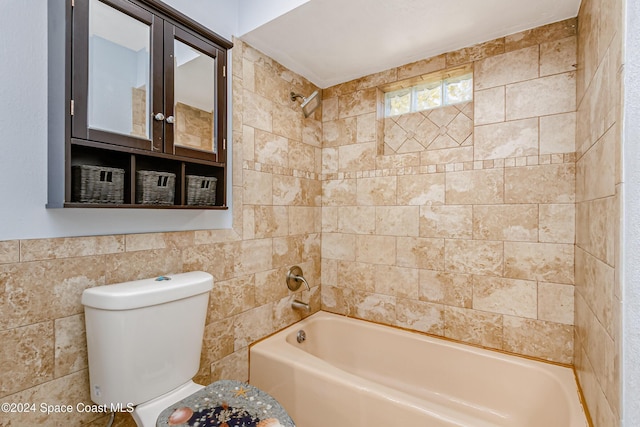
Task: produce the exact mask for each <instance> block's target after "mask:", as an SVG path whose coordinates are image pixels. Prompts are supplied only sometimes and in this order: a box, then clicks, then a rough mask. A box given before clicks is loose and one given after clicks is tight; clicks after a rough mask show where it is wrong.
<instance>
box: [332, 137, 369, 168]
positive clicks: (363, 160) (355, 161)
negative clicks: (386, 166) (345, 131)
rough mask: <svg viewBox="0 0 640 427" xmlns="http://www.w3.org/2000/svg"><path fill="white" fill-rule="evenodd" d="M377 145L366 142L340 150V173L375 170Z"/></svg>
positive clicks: (340, 148)
mask: <svg viewBox="0 0 640 427" xmlns="http://www.w3.org/2000/svg"><path fill="white" fill-rule="evenodd" d="M376 150H377V148H376V143H375V142H365V143H359V144H352V145H346V146H343V147H339V148H338V171H339V172H347V171H358V170H370V169H374V168H375V157H376V152H377V151H376Z"/></svg>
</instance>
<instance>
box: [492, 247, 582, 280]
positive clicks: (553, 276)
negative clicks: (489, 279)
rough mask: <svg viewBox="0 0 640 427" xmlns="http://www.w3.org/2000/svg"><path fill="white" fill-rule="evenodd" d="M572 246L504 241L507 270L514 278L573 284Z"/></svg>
mask: <svg viewBox="0 0 640 427" xmlns="http://www.w3.org/2000/svg"><path fill="white" fill-rule="evenodd" d="M573 252H574V251H573V245H567V244H556V243H525V242H504V256H505V260H504V272H505V276H506V277H511V278H514V279H526V280H539V281H544V282H553V283H565V284H573V283H574V274H573V256H574V253H573Z"/></svg>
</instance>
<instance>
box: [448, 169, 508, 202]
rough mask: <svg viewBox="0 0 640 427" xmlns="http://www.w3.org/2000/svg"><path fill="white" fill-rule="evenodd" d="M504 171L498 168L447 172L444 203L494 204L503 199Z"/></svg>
mask: <svg viewBox="0 0 640 427" xmlns="http://www.w3.org/2000/svg"><path fill="white" fill-rule="evenodd" d="M504 187H505V186H504V173H503V171H502V170H500V169H484V170H469V171H461V172H451V173H447V177H446V184H445V200H446V204H453V205H474V204H496V203H503V201H504Z"/></svg>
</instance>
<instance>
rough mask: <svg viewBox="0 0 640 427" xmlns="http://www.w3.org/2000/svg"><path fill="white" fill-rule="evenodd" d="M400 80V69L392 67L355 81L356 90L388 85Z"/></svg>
mask: <svg viewBox="0 0 640 427" xmlns="http://www.w3.org/2000/svg"><path fill="white" fill-rule="evenodd" d="M397 80H398V70H397V69H396V68H391V69H389V70H384V71H380V72H378V73H374V74H369V75H367V76H364V77H360V78H359V79H356V80H355V81H354V83H355V89H356V90H363V89H370V88H375V87H378V86H382V85H386V84H389V83H392V82H395V81H397Z"/></svg>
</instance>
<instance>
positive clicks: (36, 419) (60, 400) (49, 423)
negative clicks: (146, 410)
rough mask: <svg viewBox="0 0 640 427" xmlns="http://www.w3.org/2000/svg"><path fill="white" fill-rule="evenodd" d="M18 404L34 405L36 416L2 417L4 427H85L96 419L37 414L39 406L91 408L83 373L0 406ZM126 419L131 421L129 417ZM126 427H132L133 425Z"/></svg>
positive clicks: (82, 415)
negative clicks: (80, 405)
mask: <svg viewBox="0 0 640 427" xmlns="http://www.w3.org/2000/svg"><path fill="white" fill-rule="evenodd" d="M19 402H29V403H36V408H37V410H36V411H35V412H23V413H10V414H3V419H2V423H3V424H2V425H3V426H5V425H6V426H35V425H37V426H43V427H58V426H71V425H74V426H75V425H86V423H89V422H91V421H92V420H93V419H94V418H96V417H97V415H96V414H95V413H92V412H80V411H72V412H64V413H63V412H58V413H47V412H46V411H45V412H41V411H40V406H39V405H40V404H41V403H46V404H49V405H69V404H70V405H72V406H74V409H75V405H76V404H78V403H83V404H86V405H92V404H94V403H93V402H92V401H91V399H90V396H89V373H88V371H87V370H86V369H83V370H81V371H79V372H76V373H73V374H70V375H66V376H64V377H61V378H58V379H55V380H52V381H48V382H45V383H42V384H40V385H37V386H35V387H31V388H28V389H26V390H23V391H20V392H18V393H15V394H12V395H9V396H6V397H3V398H0V403H19ZM127 416H128V417H129V418H131V417H130V416H129V415H128V414H127ZM131 421H133V419H131ZM105 422H106V420H105ZM121 422H122V421H121ZM5 423H6V424H5ZM100 425H105V423H102V424H100ZM114 425H115V424H114ZM121 425H124V424H121ZM128 425H129V426H131V427H134V425H135V424H134V425H131V424H128ZM96 427H97V426H96Z"/></svg>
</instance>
